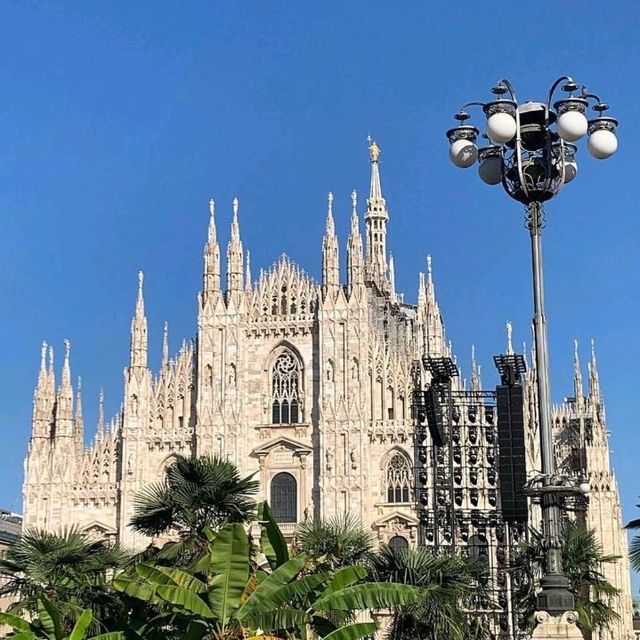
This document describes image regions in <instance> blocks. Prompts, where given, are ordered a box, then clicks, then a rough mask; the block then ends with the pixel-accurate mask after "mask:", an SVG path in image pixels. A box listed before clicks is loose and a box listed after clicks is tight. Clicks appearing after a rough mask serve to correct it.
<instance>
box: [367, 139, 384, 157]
mask: <svg viewBox="0 0 640 640" xmlns="http://www.w3.org/2000/svg"><path fill="white" fill-rule="evenodd" d="M367 143H368V144H369V155H370V157H371V162H378V159H379V158H380V152H381V151H382V149H380V147H379V146H378V143H377V142H376V141H375V140H373V138H372V137H371V136H370V135H368V136H367Z"/></svg>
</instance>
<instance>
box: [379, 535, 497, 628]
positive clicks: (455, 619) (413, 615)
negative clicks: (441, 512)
mask: <svg viewBox="0 0 640 640" xmlns="http://www.w3.org/2000/svg"><path fill="white" fill-rule="evenodd" d="M369 566H370V577H371V579H373V580H380V581H385V580H386V581H393V582H398V583H401V584H406V585H412V586H414V587H418V589H419V591H420V599H419V600H418V601H417V602H416V603H415V604H412V605H409V606H405V607H401V608H399V609H398V610H396V611H395V613H394V614H393V619H392V623H391V627H390V629H389V633H388V638H389V639H390V640H409V639H411V640H413V639H414V638H421V639H423V640H441V639H442V638H451V639H453V640H465V639H467V638H471V637H474V638H479V637H482V636H487V635H488V633H487V630H486V628H485V627H484V625H483V624H482V623H481V621H480V620H475V619H473V618H471V616H470V615H469V614H467V613H466V611H467V610H469V609H470V608H471V604H472V603H473V602H474V601H477V600H479V599H481V598H486V597H487V593H488V590H487V583H488V575H489V568H488V566H487V564H486V563H484V562H481V561H478V560H469V559H467V558H464V557H462V556H459V555H454V554H436V553H434V552H433V551H431V550H428V549H425V548H420V549H405V550H403V551H396V550H394V549H393V548H391V547H389V546H387V545H385V546H383V547H382V548H381V549H380V550H379V551H378V552H377V553H375V554H373V555H372V557H371V559H370V565H369Z"/></svg>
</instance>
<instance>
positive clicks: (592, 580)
mask: <svg viewBox="0 0 640 640" xmlns="http://www.w3.org/2000/svg"><path fill="white" fill-rule="evenodd" d="M617 560H618V556H613V555H605V554H604V553H603V551H602V545H601V544H600V543H599V542H598V539H597V537H596V533H595V531H594V530H592V529H587V528H586V527H584V526H582V525H580V524H577V523H568V524H566V525H565V527H564V528H563V531H562V567H563V571H564V574H565V575H566V576H567V578H568V579H569V582H570V583H571V590H572V591H573V594H574V596H575V599H576V611H577V612H578V626H579V627H580V629H581V630H582V633H583V635H584V636H585V637H586V638H589V637H590V636H591V633H592V632H593V631H595V630H597V629H603V628H607V627H608V626H609V625H610V624H611V623H613V622H615V621H616V620H618V619H619V618H620V616H619V615H618V613H616V611H615V608H614V606H612V605H614V603H615V598H616V597H617V596H618V593H619V590H618V589H617V588H616V587H614V586H613V585H612V584H611V583H610V582H609V581H608V580H607V579H606V577H605V576H604V574H603V573H602V566H603V565H605V564H610V563H613V562H616V561H617ZM511 566H512V573H513V574H514V582H515V584H516V585H517V586H516V597H515V602H516V603H518V609H519V614H520V617H521V619H522V625H523V626H525V627H529V628H531V627H532V626H533V624H534V613H535V611H536V603H537V592H538V589H539V580H540V577H541V575H542V573H543V570H544V566H545V551H544V539H543V536H542V534H541V533H539V532H537V531H532V532H531V537H530V540H528V541H526V542H523V543H521V544H520V545H519V548H518V550H517V551H516V553H515V554H514V557H513V558H512V562H511Z"/></svg>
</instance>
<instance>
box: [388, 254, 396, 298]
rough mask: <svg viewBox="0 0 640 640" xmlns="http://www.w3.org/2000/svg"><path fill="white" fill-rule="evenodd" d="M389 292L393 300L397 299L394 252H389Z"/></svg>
mask: <svg viewBox="0 0 640 640" xmlns="http://www.w3.org/2000/svg"><path fill="white" fill-rule="evenodd" d="M389 294H390V296H391V302H395V301H396V268H395V264H394V262H393V254H389Z"/></svg>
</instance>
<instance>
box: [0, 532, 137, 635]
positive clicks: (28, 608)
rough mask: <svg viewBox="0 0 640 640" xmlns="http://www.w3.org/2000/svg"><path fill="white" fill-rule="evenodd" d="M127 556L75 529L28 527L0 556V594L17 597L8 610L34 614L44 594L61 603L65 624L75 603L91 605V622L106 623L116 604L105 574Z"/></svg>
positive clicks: (83, 606)
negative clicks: (31, 528) (2, 579)
mask: <svg viewBox="0 0 640 640" xmlns="http://www.w3.org/2000/svg"><path fill="white" fill-rule="evenodd" d="M128 561H129V556H128V555H127V554H126V553H125V552H124V551H122V550H120V549H118V548H117V547H111V546H109V545H108V544H106V543H105V542H104V541H101V540H94V539H92V538H91V537H89V536H87V535H85V534H83V533H80V532H79V531H77V530H75V529H66V530H63V531H62V532H60V533H53V532H50V531H39V530H27V531H25V532H24V533H23V534H22V535H21V536H20V538H18V540H16V542H14V543H13V544H12V545H11V546H10V547H9V548H8V549H7V552H6V554H5V556H4V557H2V558H0V576H2V577H3V578H4V584H3V585H2V586H1V587H0V596H7V595H10V596H17V598H18V599H17V601H16V602H14V603H13V604H12V605H11V606H10V608H9V610H10V611H11V612H12V613H20V612H26V613H27V614H30V615H35V614H37V613H38V609H39V607H41V599H42V597H46V598H48V599H49V600H50V601H51V602H53V603H54V605H55V606H58V607H60V609H61V611H62V614H61V615H62V618H63V624H66V625H67V626H68V625H69V624H71V623H72V622H73V612H74V611H77V609H78V608H80V609H91V610H92V611H93V618H94V620H93V624H94V626H95V625H96V624H100V625H101V626H105V625H108V624H109V622H110V621H112V620H113V619H114V617H117V615H118V613H119V611H120V608H121V599H120V597H119V595H118V594H116V593H114V591H113V590H112V589H111V588H110V586H109V577H110V575H111V574H112V573H113V572H114V571H115V570H117V569H119V568H121V567H123V566H124V565H125V564H126V563H127V562H128Z"/></svg>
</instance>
